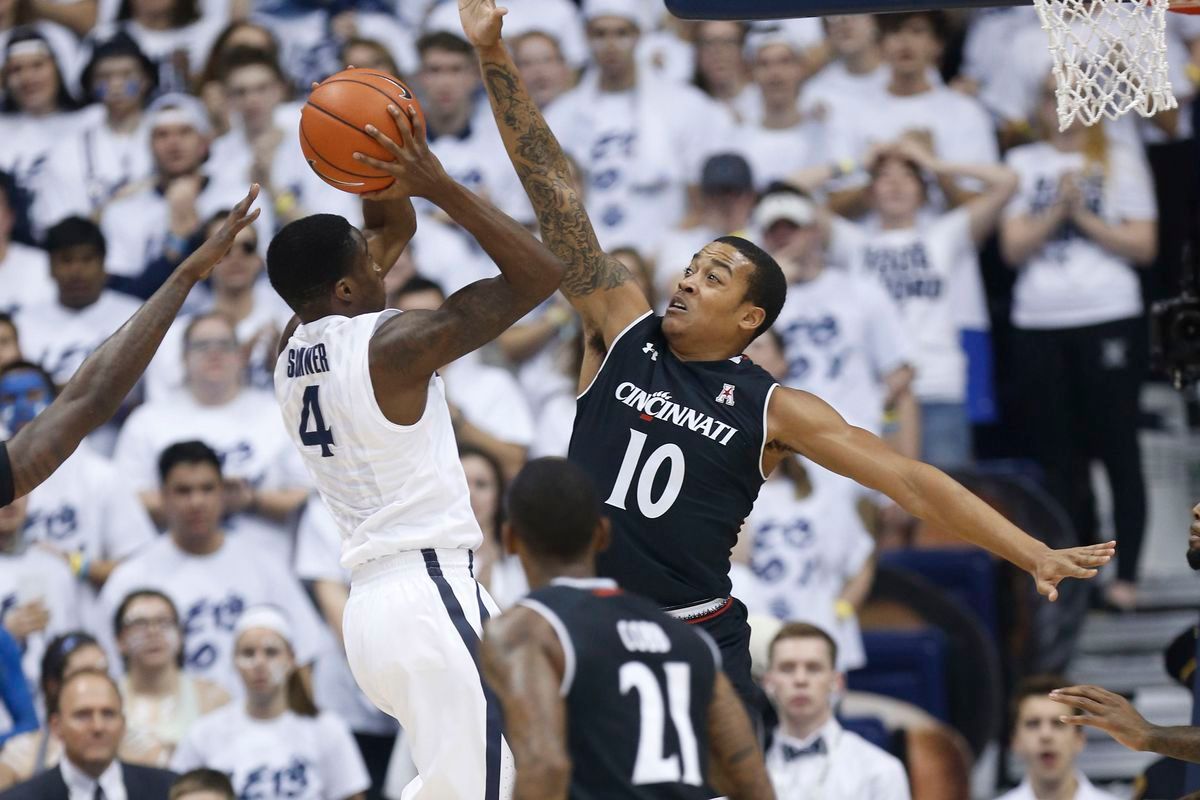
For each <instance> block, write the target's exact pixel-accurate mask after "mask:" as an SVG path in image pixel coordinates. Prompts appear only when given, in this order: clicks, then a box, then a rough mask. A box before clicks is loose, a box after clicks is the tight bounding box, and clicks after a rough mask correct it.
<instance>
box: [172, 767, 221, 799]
mask: <svg viewBox="0 0 1200 800" xmlns="http://www.w3.org/2000/svg"><path fill="white" fill-rule="evenodd" d="M167 800H237V795H235V794H234V793H233V784H232V783H230V782H229V776H228V775H226V774H225V773H224V772H217V771H216V770H215V769H203V768H202V769H194V770H191V771H190V772H185V773H183V774H182V775H180V776H179V777H178V778H176V779H175V782H174V783H173V784H171V794H170V795H169V796H168V798H167Z"/></svg>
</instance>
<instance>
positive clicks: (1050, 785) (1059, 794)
mask: <svg viewBox="0 0 1200 800" xmlns="http://www.w3.org/2000/svg"><path fill="white" fill-rule="evenodd" d="M1029 783H1030V786H1031V787H1032V788H1033V796H1034V797H1036V798H1037V800H1075V795H1076V793H1078V791H1079V780H1078V779H1077V778H1076V777H1075V770H1071V771H1070V772H1068V773H1067V774H1066V776H1065V777H1063V778H1062V779H1060V780H1053V779H1050V780H1046V779H1043V780H1038V779H1037V778H1031V779H1030V781H1029Z"/></svg>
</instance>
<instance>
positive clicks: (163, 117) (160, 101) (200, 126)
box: [146, 92, 212, 136]
mask: <svg viewBox="0 0 1200 800" xmlns="http://www.w3.org/2000/svg"><path fill="white" fill-rule="evenodd" d="M146 111H147V113H148V115H149V117H150V130H154V129H155V128H157V127H158V126H159V125H190V126H191V127H192V128H194V129H195V130H196V132H197V133H200V134H202V135H204V136H211V135H212V123H210V122H209V121H208V109H207V108H205V107H204V103H202V102H200V100H199V99H197V98H195V97H192V96H191V95H190V94H182V93H181V92H169V93H167V94H164V95H163V96H162V97H159V98H157V99H156V100H155V101H154V102H153V103H151V104H150V107H149V108H148V109H146Z"/></svg>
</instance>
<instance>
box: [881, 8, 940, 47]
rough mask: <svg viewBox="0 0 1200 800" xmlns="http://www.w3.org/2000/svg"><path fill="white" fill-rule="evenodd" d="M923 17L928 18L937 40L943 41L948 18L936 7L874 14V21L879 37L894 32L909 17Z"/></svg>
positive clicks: (902, 25)
mask: <svg viewBox="0 0 1200 800" xmlns="http://www.w3.org/2000/svg"><path fill="white" fill-rule="evenodd" d="M917 17H924V18H925V19H927V20H929V25H930V27H932V28H933V35H934V38H936V39H937V40H938V41H939V42H943V43H944V42H945V41H946V38H947V37H948V36H949V35H950V18H949V17H948V16H946V12H945V11H942V10H941V9H937V8H928V9H921V10H917V11H901V12H899V13H896V14H876V15H875V22H876V24H877V25H878V26H879V35H880V38H882V37H884V36H887V35H888V34H889V33H895V32H896V31H898V30H900V29H901V28H903V27H904V23H906V22H908V21H909V20H910V19H914V18H917Z"/></svg>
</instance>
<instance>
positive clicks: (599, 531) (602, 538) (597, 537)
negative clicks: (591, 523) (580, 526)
mask: <svg viewBox="0 0 1200 800" xmlns="http://www.w3.org/2000/svg"><path fill="white" fill-rule="evenodd" d="M610 544H612V522H610V521H609V519H608V517H601V518H600V521H599V522H598V523H596V533H595V534H594V535H593V536H592V545H593V549H594V550H595V552H597V553H603V552H604V551H605V550H607V549H608V546H609V545H610Z"/></svg>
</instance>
